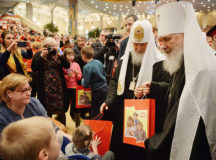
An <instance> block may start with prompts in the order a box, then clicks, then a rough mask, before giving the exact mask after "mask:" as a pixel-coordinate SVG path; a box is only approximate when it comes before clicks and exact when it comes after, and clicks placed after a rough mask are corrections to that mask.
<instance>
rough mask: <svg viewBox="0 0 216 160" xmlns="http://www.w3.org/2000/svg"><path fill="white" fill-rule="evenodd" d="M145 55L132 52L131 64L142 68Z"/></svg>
mask: <svg viewBox="0 0 216 160" xmlns="http://www.w3.org/2000/svg"><path fill="white" fill-rule="evenodd" d="M143 57H144V54H139V53H137V52H136V51H134V50H133V49H132V51H131V62H132V64H134V65H136V66H140V65H141V64H142V60H143Z"/></svg>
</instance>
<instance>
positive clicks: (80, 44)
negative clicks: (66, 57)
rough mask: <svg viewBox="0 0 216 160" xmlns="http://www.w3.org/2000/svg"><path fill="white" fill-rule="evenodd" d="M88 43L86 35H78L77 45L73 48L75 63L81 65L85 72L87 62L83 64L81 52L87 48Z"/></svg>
mask: <svg viewBox="0 0 216 160" xmlns="http://www.w3.org/2000/svg"><path fill="white" fill-rule="evenodd" d="M85 43H86V37H85V35H78V36H77V45H76V46H75V47H74V48H73V50H74V53H75V54H74V56H75V57H74V61H75V62H77V63H78V64H79V65H80V68H81V70H83V67H84V65H85V62H83V60H82V57H81V53H80V50H81V49H82V47H84V46H85Z"/></svg>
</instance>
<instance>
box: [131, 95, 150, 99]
mask: <svg viewBox="0 0 216 160" xmlns="http://www.w3.org/2000/svg"><path fill="white" fill-rule="evenodd" d="M136 98H137V99H147V95H144V96H142V97H141V98H139V97H136V96H134V97H133V99H136Z"/></svg>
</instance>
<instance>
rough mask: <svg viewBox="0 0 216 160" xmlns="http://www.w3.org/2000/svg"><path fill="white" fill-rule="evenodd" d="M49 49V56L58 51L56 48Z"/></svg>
mask: <svg viewBox="0 0 216 160" xmlns="http://www.w3.org/2000/svg"><path fill="white" fill-rule="evenodd" d="M47 50H48V52H49V53H48V57H50V56H55V55H56V54H57V51H56V50H55V49H53V48H47Z"/></svg>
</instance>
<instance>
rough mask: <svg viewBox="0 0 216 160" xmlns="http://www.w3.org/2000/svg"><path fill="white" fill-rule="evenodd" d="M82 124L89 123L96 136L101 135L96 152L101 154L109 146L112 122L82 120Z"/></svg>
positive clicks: (107, 149)
mask: <svg viewBox="0 0 216 160" xmlns="http://www.w3.org/2000/svg"><path fill="white" fill-rule="evenodd" d="M84 124H86V125H89V126H90V127H91V129H92V130H93V131H94V133H95V135H94V136H97V137H98V138H99V137H101V144H99V145H98V153H99V155H101V156H103V155H104V154H105V153H106V152H107V151H109V148H110V141H111V135H112V122H111V121H104V120H84Z"/></svg>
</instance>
